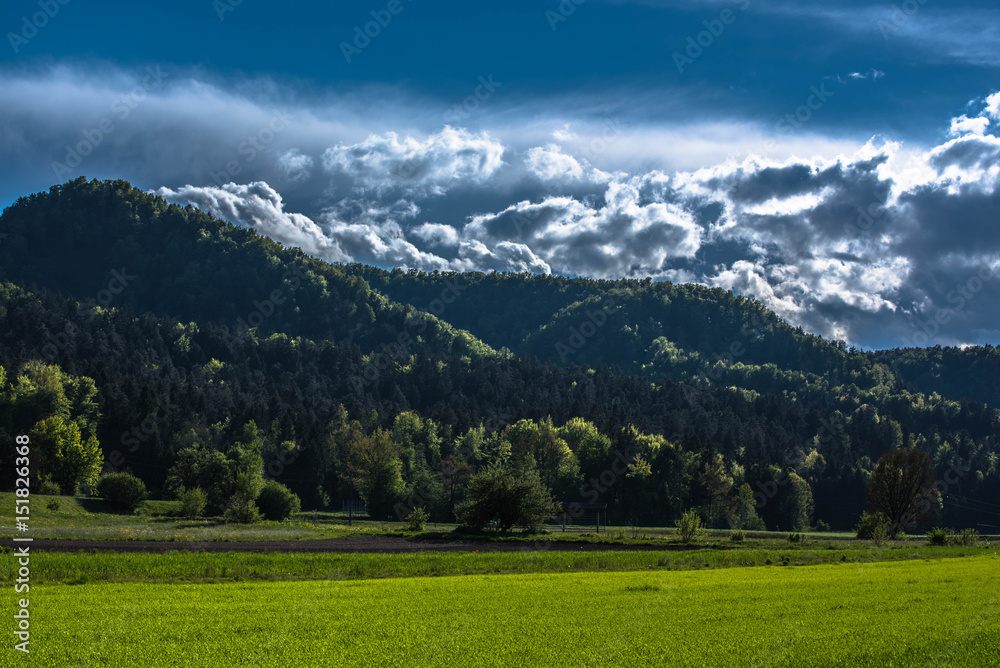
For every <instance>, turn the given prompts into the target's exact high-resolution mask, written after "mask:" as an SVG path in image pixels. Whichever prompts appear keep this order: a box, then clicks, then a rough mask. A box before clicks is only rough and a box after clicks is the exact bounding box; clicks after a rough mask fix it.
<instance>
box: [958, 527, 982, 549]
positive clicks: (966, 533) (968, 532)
mask: <svg viewBox="0 0 1000 668" xmlns="http://www.w3.org/2000/svg"><path fill="white" fill-rule="evenodd" d="M954 543H955V545H962V546H963V547H976V546H977V545H979V532H978V531H976V530H975V529H962V530H961V531H959V532H958V535H957V536H955V538H954Z"/></svg>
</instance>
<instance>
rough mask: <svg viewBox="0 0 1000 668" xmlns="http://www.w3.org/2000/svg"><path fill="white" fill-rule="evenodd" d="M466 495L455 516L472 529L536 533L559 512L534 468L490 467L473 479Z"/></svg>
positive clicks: (496, 465)
mask: <svg viewBox="0 0 1000 668" xmlns="http://www.w3.org/2000/svg"><path fill="white" fill-rule="evenodd" d="M466 493H467V496H468V499H467V500H466V501H464V502H462V503H460V504H459V505H458V507H457V508H456V509H455V515H456V516H457V518H458V521H459V522H460V523H461V524H462V525H463V526H466V527H469V528H471V529H477V530H481V529H488V528H492V527H495V528H496V529H497V530H498V531H500V532H502V533H506V532H508V531H510V530H511V529H513V528H520V529H523V530H525V531H535V530H537V529H538V528H539V527H540V526H541V525H542V523H543V522H545V520H547V519H549V518H551V517H553V516H554V515H555V514H556V513H557V512H559V506H558V505H557V504H556V503H554V502H553V501H552V497H551V496H550V495H549V491H548V490H547V489H546V488H545V485H544V484H542V481H541V478H540V477H539V475H538V472H537V471H536V470H534V469H529V470H526V471H523V472H517V471H515V470H513V469H512V468H510V467H509V466H502V465H498V464H495V465H492V466H490V467H488V468H486V470H484V471H481V472H479V473H478V474H476V475H475V476H473V478H472V479H471V480H470V481H469V486H468V489H467V491H466Z"/></svg>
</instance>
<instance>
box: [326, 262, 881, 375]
mask: <svg viewBox="0 0 1000 668" xmlns="http://www.w3.org/2000/svg"><path fill="white" fill-rule="evenodd" d="M344 269H345V270H346V271H347V272H349V273H351V274H353V275H356V276H360V277H362V278H364V279H365V280H366V281H367V282H368V283H369V284H370V285H371V286H372V288H374V289H376V290H378V291H380V292H382V293H383V294H385V295H386V296H388V297H389V298H391V299H393V300H395V301H398V302H401V303H404V304H411V305H413V306H415V307H417V308H420V309H422V310H427V311H430V312H432V313H435V314H436V315H438V316H439V317H441V319H443V320H446V321H448V322H449V323H451V324H452V325H454V326H456V327H460V328H462V329H466V330H468V331H469V332H471V333H472V334H474V335H475V336H476V337H478V338H479V339H481V340H482V341H484V342H486V343H488V344H489V345H491V346H494V347H496V348H500V347H506V348H509V349H510V350H512V351H513V352H515V353H518V354H529V355H533V356H536V357H538V358H540V359H545V360H552V361H556V362H560V363H563V364H570V363H577V364H583V365H598V364H616V365H618V366H620V367H621V368H622V369H624V370H626V371H630V372H642V371H643V370H644V369H647V368H648V367H649V365H650V363H652V362H653V361H654V360H655V359H656V358H657V357H659V356H662V354H664V353H665V352H666V351H670V350H672V349H676V350H678V351H684V355H683V356H684V357H686V358H687V357H691V356H692V355H697V357H698V358H699V359H700V360H701V361H702V362H704V363H713V362H714V361H717V360H718V359H722V360H725V361H728V362H742V363H745V364H758V365H759V364H768V363H771V364H776V365H778V366H780V367H782V368H787V369H795V370H798V371H805V372H809V373H819V374H823V373H828V372H831V371H860V370H862V369H864V368H865V367H866V366H871V364H872V361H871V360H869V359H867V358H866V357H865V356H863V355H856V356H855V355H853V354H852V353H853V352H854V351H851V352H850V353H849V352H848V351H847V350H846V349H845V347H844V345H843V344H842V343H830V342H827V341H825V340H823V339H822V338H821V337H817V336H813V335H811V334H807V333H805V332H803V331H802V329H801V328H793V327H791V326H790V325H789V324H788V323H786V322H784V321H783V320H781V319H780V318H778V316H776V315H775V314H774V313H773V312H772V311H769V310H767V309H766V308H764V306H763V305H761V304H760V302H757V301H755V300H752V299H746V298H744V297H740V296H737V295H734V294H733V293H731V292H728V291H725V290H721V289H718V288H715V289H711V288H706V287H703V286H699V285H690V284H687V285H674V284H672V283H667V282H656V283H654V282H652V281H650V280H649V279H644V280H628V279H626V280H615V281H611V280H591V279H580V278H575V279H569V278H563V277H559V276H546V275H537V274H534V275H533V274H495V273H494V274H483V273H465V274H460V273H438V272H435V273H433V274H427V273H420V272H416V271H409V272H404V271H402V270H399V269H396V270H393V271H391V272H389V271H384V270H382V269H376V268H373V267H368V266H365V265H360V264H351V265H346V266H344ZM605 316H606V317H605ZM588 323H589V324H588ZM592 326H593V327H592ZM574 332H575V333H576V334H574ZM695 366H697V365H692V364H689V365H687V367H686V368H688V369H690V368H694V367H695Z"/></svg>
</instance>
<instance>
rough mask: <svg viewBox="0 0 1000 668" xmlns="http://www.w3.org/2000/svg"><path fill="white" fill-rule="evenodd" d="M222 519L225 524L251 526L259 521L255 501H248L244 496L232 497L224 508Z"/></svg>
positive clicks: (258, 511)
mask: <svg viewBox="0 0 1000 668" xmlns="http://www.w3.org/2000/svg"><path fill="white" fill-rule="evenodd" d="M223 517H224V518H225V519H226V521H227V522H235V523H236V524H253V523H254V522H260V520H261V514H260V510H259V509H258V508H257V503H256V500H254V499H248V498H247V497H245V496H233V500H232V501H231V502H230V503H229V507H228V508H226V512H225V513H223Z"/></svg>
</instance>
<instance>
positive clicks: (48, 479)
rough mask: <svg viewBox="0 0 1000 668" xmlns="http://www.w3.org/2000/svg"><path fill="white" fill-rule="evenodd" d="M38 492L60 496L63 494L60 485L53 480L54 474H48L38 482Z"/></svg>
mask: <svg viewBox="0 0 1000 668" xmlns="http://www.w3.org/2000/svg"><path fill="white" fill-rule="evenodd" d="M38 493H39V494H45V495H48V496H59V495H60V494H62V490H60V489H59V485H57V484H56V483H55V481H53V480H52V475H51V474H46V475H45V476H43V477H42V479H41V481H39V483H38Z"/></svg>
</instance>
